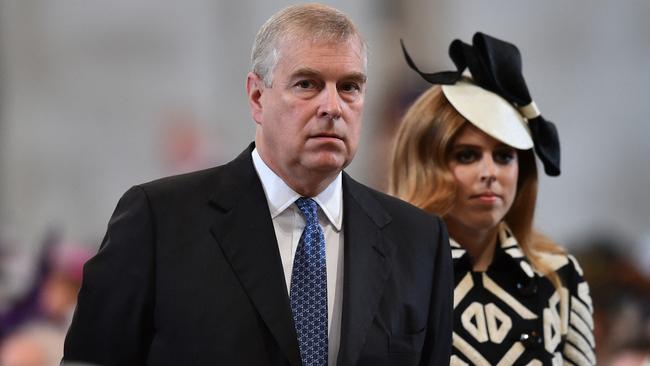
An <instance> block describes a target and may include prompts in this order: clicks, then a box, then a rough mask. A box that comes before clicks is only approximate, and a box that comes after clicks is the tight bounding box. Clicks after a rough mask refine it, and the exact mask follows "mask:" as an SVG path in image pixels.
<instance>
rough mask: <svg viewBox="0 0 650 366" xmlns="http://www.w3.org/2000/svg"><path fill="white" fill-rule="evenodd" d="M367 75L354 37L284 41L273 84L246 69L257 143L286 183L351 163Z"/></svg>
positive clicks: (334, 171) (332, 171) (329, 174)
mask: <svg viewBox="0 0 650 366" xmlns="http://www.w3.org/2000/svg"><path fill="white" fill-rule="evenodd" d="M365 79H366V77H365V65H364V59H363V54H362V48H361V44H360V42H359V41H358V40H357V39H356V38H352V39H350V40H348V41H345V42H335V41H312V40H308V39H298V40H285V41H284V42H282V43H281V44H280V47H279V60H278V63H277V65H276V67H275V69H274V71H273V83H272V86H271V87H265V86H264V85H263V82H262V80H261V79H259V77H258V76H257V75H255V74H249V77H248V85H247V89H248V94H249V102H250V104H251V110H252V114H253V118H254V119H255V121H256V122H257V124H258V127H257V132H256V139H255V141H256V145H257V148H258V150H259V152H260V155H261V157H262V159H263V160H264V161H265V163H266V164H267V165H269V167H270V168H271V169H272V170H273V171H274V172H275V173H276V174H278V175H279V176H280V177H281V178H283V179H284V180H285V181H286V182H287V183H288V184H289V185H290V186H292V183H294V184H296V185H298V186H299V185H300V184H301V182H302V181H309V180H313V179H314V177H320V178H323V179H328V178H330V177H334V176H336V174H338V172H339V171H340V170H342V169H343V168H344V167H345V166H347V165H348V164H349V163H350V161H351V160H352V158H353V157H354V154H355V152H356V150H357V146H358V143H359V135H360V130H361V115H362V111H363V101H364V93H365ZM294 189H295V188H294Z"/></svg>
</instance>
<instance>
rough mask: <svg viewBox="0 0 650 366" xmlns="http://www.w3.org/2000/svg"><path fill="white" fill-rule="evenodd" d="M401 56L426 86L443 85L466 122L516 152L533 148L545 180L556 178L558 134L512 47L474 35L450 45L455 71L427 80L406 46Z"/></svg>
mask: <svg viewBox="0 0 650 366" xmlns="http://www.w3.org/2000/svg"><path fill="white" fill-rule="evenodd" d="M402 51H404V57H405V58H406V62H407V63H408V64H409V66H410V67H411V68H412V69H413V70H415V71H416V72H417V73H418V74H420V75H421V76H422V77H423V78H424V79H425V80H427V81H428V82H430V83H433V84H440V85H442V86H441V88H442V92H443V93H444V95H445V97H446V98H447V100H449V103H451V105H452V106H453V107H454V108H455V109H456V110H457V111H458V113H460V114H461V115H462V116H463V117H465V119H467V120H468V121H469V122H471V123H472V124H473V125H475V126H476V127H478V128H479V129H481V130H482V131H483V132H485V133H486V134H488V135H490V136H492V137H494V138H495V139H497V140H499V141H501V142H503V143H505V144H507V145H510V146H512V147H514V148H516V149H520V150H528V149H531V148H533V147H534V148H535V152H536V153H537V156H538V157H539V159H540V160H541V161H542V163H543V164H544V171H545V172H546V174H548V175H550V176H558V175H560V141H559V138H558V134H557V129H556V128H555V125H554V124H553V123H552V122H550V121H547V120H545V119H544V118H543V117H542V115H541V113H540V111H539V109H538V108H537V106H536V105H535V102H534V101H533V100H532V98H531V97H530V94H529V92H528V87H527V86H526V82H525V80H524V77H523V75H522V72H521V55H520V53H519V50H518V49H517V47H516V46H515V45H513V44H511V43H508V42H505V41H502V40H499V39H496V38H494V37H491V36H488V35H487V34H483V33H480V32H478V33H476V34H474V38H473V39H472V45H469V44H466V43H464V42H462V41H460V40H458V39H457V40H454V41H453V42H452V43H451V45H450V46H449V56H450V57H451V59H452V61H453V62H454V64H455V65H456V69H457V70H456V71H442V72H437V73H431V74H428V73H423V72H422V71H420V70H419V69H418V67H417V66H415V63H414V62H413V60H412V59H411V57H410V56H409V54H408V52H406V48H405V47H404V42H402ZM465 70H468V71H469V74H467V73H464V72H465Z"/></svg>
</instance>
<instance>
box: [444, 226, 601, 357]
mask: <svg viewBox="0 0 650 366" xmlns="http://www.w3.org/2000/svg"><path fill="white" fill-rule="evenodd" d="M451 246H452V257H453V261H454V275H455V290H454V331H453V350H452V357H451V365H452V366H455V365H530V366H536V365H553V366H555V365H594V364H595V363H596V359H595V356H594V336H593V320H592V312H593V308H592V303H591V297H590V296H589V286H588V285H587V283H586V282H585V281H584V279H583V278H582V269H581V268H580V266H579V264H578V262H577V261H576V260H575V258H574V257H573V256H571V255H565V254H548V253H540V254H539V255H540V257H541V258H542V260H543V261H544V262H545V263H546V264H548V265H549V266H550V267H551V268H553V269H554V270H555V271H556V272H557V273H558V275H559V276H560V278H561V281H562V287H561V288H560V289H559V290H556V288H555V287H554V286H553V284H552V282H551V281H550V280H549V279H548V278H546V277H544V276H542V275H541V274H540V273H538V272H536V271H535V270H534V269H533V268H532V266H531V264H530V263H529V262H528V260H527V259H526V258H525V257H524V255H523V253H522V251H521V248H520V247H519V244H518V243H517V240H516V239H515V238H514V236H513V235H512V233H511V232H510V230H508V229H507V228H506V227H505V225H503V227H502V229H501V230H500V232H499V238H498V243H497V248H496V250H495V254H494V259H493V262H492V264H491V265H490V266H489V268H488V269H487V271H485V272H473V271H472V266H471V261H470V259H469V256H468V254H467V253H466V251H465V250H464V249H463V248H461V247H460V245H459V244H458V243H457V242H455V241H454V240H451Z"/></svg>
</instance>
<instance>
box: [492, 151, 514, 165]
mask: <svg viewBox="0 0 650 366" xmlns="http://www.w3.org/2000/svg"><path fill="white" fill-rule="evenodd" d="M516 158H517V151H515V150H514V149H504V150H498V151H495V152H494V161H495V162H497V163H498V164H504V165H505V164H510V163H511V162H512V161H514V160H515V159H516Z"/></svg>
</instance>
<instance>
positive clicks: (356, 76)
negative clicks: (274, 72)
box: [291, 67, 366, 83]
mask: <svg viewBox="0 0 650 366" xmlns="http://www.w3.org/2000/svg"><path fill="white" fill-rule="evenodd" d="M321 76H322V73H321V72H319V71H317V70H314V69H312V68H309V67H303V68H300V69H297V70H295V71H294V72H293V73H291V78H292V79H295V78H300V77H321ZM341 79H343V80H354V81H357V82H360V83H365V82H366V74H364V73H362V72H351V73H349V74H347V75H345V76H344V77H342V78H341Z"/></svg>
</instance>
